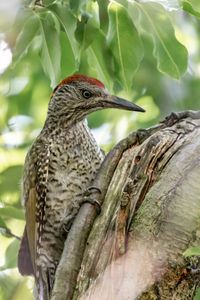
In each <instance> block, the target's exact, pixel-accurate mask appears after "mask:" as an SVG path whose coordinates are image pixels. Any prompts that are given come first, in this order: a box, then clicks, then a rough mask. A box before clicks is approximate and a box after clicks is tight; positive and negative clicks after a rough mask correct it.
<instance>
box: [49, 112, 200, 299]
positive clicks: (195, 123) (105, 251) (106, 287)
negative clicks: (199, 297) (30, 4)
mask: <svg viewBox="0 0 200 300" xmlns="http://www.w3.org/2000/svg"><path fill="white" fill-rule="evenodd" d="M199 154H200V112H199V111H198V112H194V111H187V112H182V113H177V114H171V115H170V116H169V117H168V118H166V119H165V120H164V122H162V123H160V124H159V125H157V126H155V127H153V128H150V129H146V130H139V131H137V132H135V133H132V134H130V135H129V136H128V137H127V138H126V139H124V140H123V141H121V142H120V143H119V144H118V145H117V146H116V147H115V148H114V149H113V150H112V151H111V152H110V153H109V154H108V155H107V157H106V159H105V160H104V162H103V164H102V167H101V170H100V172H99V173H98V175H97V178H96V179H95V181H94V182H93V184H92V185H94V186H96V187H98V188H100V189H101V191H102V192H101V194H98V193H96V194H94V197H95V199H97V200H98V201H99V202H100V203H102V211H101V214H100V215H99V216H97V215H96V210H95V209H94V207H93V206H92V205H90V204H88V203H86V204H84V205H83V206H82V207H81V209H80V211H79V213H78V215H77V217H76V219H75V221H74V223H73V225H72V228H71V229H70V232H69V234H68V237H67V240H66V243H65V248H64V251H63V255H62V259H61V261H60V263H59V267H58V269H57V272H56V280H55V284H54V289H53V293H52V299H53V300H62V299H63V300H64V299H68V300H70V299H95V300H98V299H119V300H126V299H131V300H134V299H136V298H137V299H140V300H144V299H162V300H165V299H174V300H178V299H181V300H186V299H188V300H190V299H191V300H192V299H193V297H194V294H195V290H196V289H197V287H200V279H199V277H200V276H199V275H200V274H199V273H198V272H199V271H198V270H199V260H198V258H197V257H195V258H192V259H190V260H189V259H187V260H185V259H184V257H183V255H182V253H183V252H184V251H185V250H186V249H187V248H188V247H189V246H197V245H200V221H199V220H200V218H199V217H200V184H199V182H200V155H199Z"/></svg>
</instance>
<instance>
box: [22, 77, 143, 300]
mask: <svg viewBox="0 0 200 300" xmlns="http://www.w3.org/2000/svg"><path fill="white" fill-rule="evenodd" d="M106 108H117V109H124V110H130V111H138V112H144V109H143V108H141V107H139V106H138V105H136V104H134V103H132V102H130V101H127V100H125V99H122V98H119V97H117V96H113V95H111V94H110V93H109V92H108V91H107V89H106V88H105V86H104V84H103V83H102V82H101V81H99V80H97V79H95V78H92V77H89V76H86V75H82V74H73V75H71V76H69V77H67V78H65V79H64V80H62V81H61V82H60V83H59V84H58V85H57V86H56V87H55V89H54V90H53V92H52V95H51V97H50V101H49V105H48V111H47V117H46V120H45V123H44V126H43V128H42V130H41V132H40V133H39V135H38V137H37V138H36V139H35V141H34V142H33V144H32V146H31V147H30V149H29V151H28V153H27V155H26V158H25V163H24V171H23V179H22V202H23V205H24V208H25V221H26V223H25V228H24V233H23V236H22V240H21V245H20V249H19V253H18V269H19V272H20V273H21V275H23V276H28V275H32V276H34V278H35V283H36V289H37V293H38V299H40V300H49V299H50V296H51V291H52V288H53V284H54V278H55V272H56V268H57V265H58V263H59V260H60V258H61V255H62V251H63V248H64V242H65V240H66V238H67V233H68V232H69V229H70V226H71V224H72V221H73V219H74V218H75V216H76V215H77V213H78V210H79V208H80V206H81V204H82V202H83V197H82V193H83V192H84V191H86V190H87V189H88V188H89V187H90V186H91V183H92V181H93V180H94V178H95V175H96V174H97V172H98V170H99V168H100V165H101V163H102V161H103V159H104V154H103V152H102V151H101V149H100V147H99V146H98V144H97V142H96V141H95V139H94V137H93V135H92V132H91V130H90V129H89V127H88V125H87V119H86V117H87V115H88V114H90V113H92V112H94V111H97V110H102V109H106Z"/></svg>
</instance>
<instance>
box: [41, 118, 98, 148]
mask: <svg viewBox="0 0 200 300" xmlns="http://www.w3.org/2000/svg"><path fill="white" fill-rule="evenodd" d="M41 135H42V136H43V137H44V138H45V137H47V136H48V137H49V138H50V139H53V140H57V139H59V138H60V137H62V138H65V140H67V139H68V137H69V138H70V136H74V139H76V137H77V138H78V137H79V138H80V137H81V136H83V141H84V139H85V140H91V142H92V143H93V144H94V145H97V143H96V141H95V139H94V137H93V135H92V132H91V130H90V128H89V127H88V125H87V120H86V118H84V119H83V120H80V121H78V120H77V121H76V120H73V119H72V118H71V119H67V118H65V119H64V120H62V118H60V119H58V118H52V117H51V118H48V117H47V119H46V121H45V124H44V127H43V129H42V132H41Z"/></svg>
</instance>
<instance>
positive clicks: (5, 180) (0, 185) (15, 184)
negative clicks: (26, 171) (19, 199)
mask: <svg viewBox="0 0 200 300" xmlns="http://www.w3.org/2000/svg"><path fill="white" fill-rule="evenodd" d="M22 168H23V167H22V165H16V166H11V167H8V168H6V169H5V170H3V171H2V172H1V173H0V195H3V194H4V193H14V192H18V191H19V190H20V179H21V176H22ZM11 182H12V184H11Z"/></svg>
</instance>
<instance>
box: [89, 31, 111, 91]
mask: <svg viewBox="0 0 200 300" xmlns="http://www.w3.org/2000/svg"><path fill="white" fill-rule="evenodd" d="M88 59H89V64H90V69H91V70H92V71H93V73H94V75H93V76H95V77H97V78H99V79H100V80H101V81H102V82H103V83H104V84H105V85H106V86H107V87H108V89H109V90H111V89H112V85H111V84H113V82H112V81H111V80H110V78H111V77H112V75H113V74H112V70H111V64H110V62H111V60H112V57H111V53H110V52H109V50H108V49H107V47H106V40H105V36H104V34H103V33H102V32H101V31H98V34H97V35H96V38H95V39H94V40H93V42H92V44H91V45H90V47H89V48H88ZM95 73H96V74H95Z"/></svg>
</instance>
